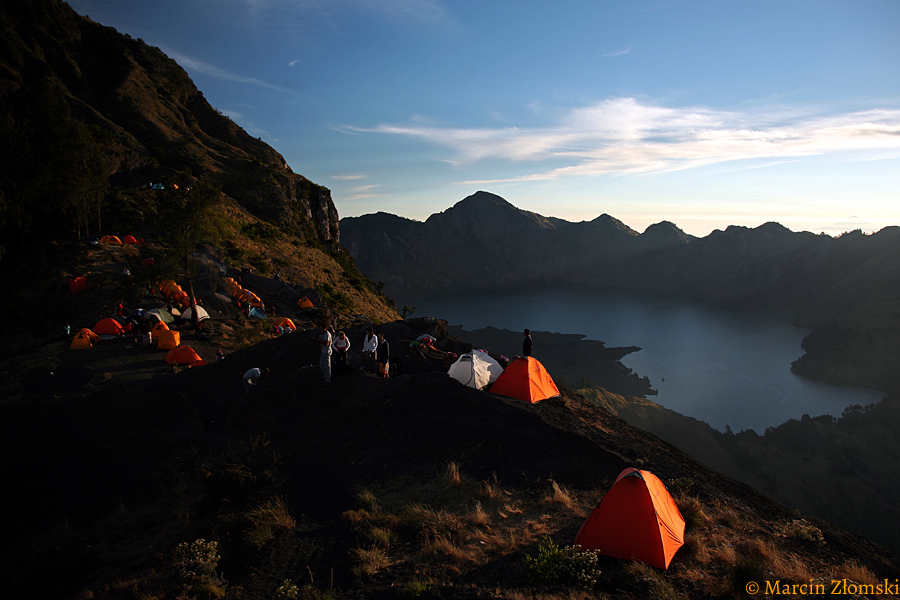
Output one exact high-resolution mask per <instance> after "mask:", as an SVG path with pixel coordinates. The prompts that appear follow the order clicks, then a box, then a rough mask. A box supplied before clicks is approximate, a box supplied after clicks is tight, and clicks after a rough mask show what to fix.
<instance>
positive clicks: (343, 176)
mask: <svg viewBox="0 0 900 600" xmlns="http://www.w3.org/2000/svg"><path fill="white" fill-rule="evenodd" d="M368 177H369V176H368V175H360V174H357V173H345V174H340V175H332V176H331V178H332V179H337V180H338V181H353V180H354V179H366V178H368Z"/></svg>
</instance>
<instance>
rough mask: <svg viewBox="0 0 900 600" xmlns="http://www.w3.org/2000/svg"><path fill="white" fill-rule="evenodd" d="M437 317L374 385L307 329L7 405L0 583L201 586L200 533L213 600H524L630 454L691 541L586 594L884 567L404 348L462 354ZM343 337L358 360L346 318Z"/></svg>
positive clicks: (110, 592)
mask: <svg viewBox="0 0 900 600" xmlns="http://www.w3.org/2000/svg"><path fill="white" fill-rule="evenodd" d="M444 326H445V324H444V323H443V322H441V321H434V320H426V319H409V320H405V321H397V322H394V323H389V324H386V325H384V326H382V329H383V330H384V332H385V333H386V337H387V339H388V340H389V341H390V342H391V343H392V345H393V346H392V347H393V350H394V351H393V352H392V355H393V356H395V357H396V358H397V362H398V363H400V364H402V368H403V370H404V371H405V373H404V374H402V375H400V376H397V377H392V378H390V379H377V378H375V377H372V376H370V375H368V374H366V373H364V372H363V371H361V370H359V369H354V370H352V371H351V372H349V373H346V374H340V375H336V376H335V378H334V382H333V383H331V384H325V383H324V382H323V379H322V375H321V373H320V371H319V370H318V368H317V367H316V366H315V365H316V364H317V362H318V352H319V350H318V346H317V344H315V343H314V341H313V336H314V333H315V332H314V331H305V332H297V333H294V334H291V335H285V336H281V337H277V338H273V339H269V340H266V341H263V342H261V343H259V344H257V345H255V346H253V347H250V348H246V349H244V350H240V351H237V352H234V353H233V354H231V355H229V356H228V357H227V358H226V359H225V360H224V361H221V362H218V363H213V364H209V365H206V366H202V367H197V368H192V369H188V370H185V371H182V372H180V373H177V374H172V375H169V376H166V377H162V378H157V379H154V380H152V381H150V382H148V383H147V384H146V385H145V386H144V387H143V388H141V387H139V386H135V387H132V388H125V387H116V388H110V389H105V390H103V391H100V392H97V393H94V394H92V395H89V396H86V397H73V398H66V399H57V398H53V397H43V398H33V399H31V401H29V402H24V403H19V404H15V405H7V406H2V407H0V423H2V425H0V440H2V442H0V444H2V446H0V448H2V450H3V452H4V454H5V455H6V456H15V457H16V460H14V461H7V462H6V464H4V466H3V468H2V474H0V475H2V477H3V479H4V481H7V482H14V488H15V490H16V493H12V494H10V493H7V494H4V495H3V500H2V502H3V504H4V506H3V509H4V512H3V514H4V515H7V516H9V515H15V517H16V518H15V519H10V518H8V520H9V521H10V522H9V523H7V524H6V526H5V531H7V536H6V544H5V545H4V546H5V548H6V549H7V552H5V556H3V560H2V561H0V564H3V569H4V571H5V572H4V573H2V576H3V578H4V581H7V582H14V583H13V585H14V587H15V589H14V590H12V591H13V592H14V593H15V597H20V598H27V597H56V598H69V597H72V598H74V597H82V598H83V597H99V596H103V597H108V598H134V597H135V590H138V591H140V592H141V593H143V594H144V595H145V596H144V597H151V596H153V595H155V596H156V597H160V595H161V594H168V593H171V594H172V595H175V594H176V593H177V592H178V590H181V592H184V590H185V589H186V588H185V586H188V587H189V588H190V589H191V590H193V592H192V593H195V594H196V593H198V592H197V589H196V586H197V585H198V582H199V580H196V579H195V580H191V581H192V582H193V583H191V582H186V581H185V579H184V577H183V572H182V571H179V570H178V568H177V564H178V563H177V562H176V561H175V560H174V559H173V556H174V554H175V553H176V548H177V546H178V544H180V543H183V542H192V541H193V540H197V539H203V540H215V541H217V542H218V547H217V549H216V552H217V553H218V555H220V556H221V559H220V560H217V561H215V563H217V564H215V563H214V566H216V567H217V569H216V571H215V575H214V576H213V575H210V574H209V573H207V575H206V577H207V579H208V580H209V581H207V582H206V583H207V584H208V585H209V586H212V587H214V588H215V589H216V590H218V591H219V592H221V594H222V596H223V597H235V598H236V597H241V598H272V597H276V595H277V594H276V589H277V588H278V587H279V586H284V585H287V583H288V582H287V580H291V582H290V583H291V584H292V585H299V586H303V585H305V586H306V587H305V588H304V590H305V593H306V594H307V595H309V594H313V593H325V592H327V591H329V590H330V592H331V593H337V594H339V595H342V596H347V597H359V598H364V597H400V596H401V595H404V594H406V595H408V592H409V590H413V589H419V590H420V593H421V590H423V589H425V590H430V593H431V594H432V595H434V596H435V597H446V598H451V597H467V598H475V597H488V596H490V597H516V596H515V595H516V594H518V593H520V592H519V591H517V590H522V589H531V590H532V592H533V591H534V588H533V587H530V586H531V585H533V583H532V582H531V581H530V580H527V579H526V578H525V577H524V576H523V570H522V566H523V565H524V564H525V560H524V556H525V554H527V553H531V554H533V553H534V552H535V548H536V547H537V545H538V544H539V543H541V539H542V538H543V536H550V537H552V538H553V539H554V540H556V541H557V542H558V543H561V544H568V543H571V540H572V539H573V538H574V535H575V533H576V531H577V529H578V527H579V526H580V524H581V522H582V521H583V519H584V518H585V517H586V515H587V513H588V512H589V511H590V508H591V507H592V506H593V504H594V503H596V502H597V501H598V500H599V499H600V497H601V496H602V494H603V492H604V491H605V490H606V489H608V487H609V486H610V485H611V484H612V482H613V480H614V479H615V477H616V475H617V474H618V473H619V472H620V471H621V470H622V469H624V468H625V467H627V466H638V467H640V468H642V469H647V470H650V471H652V472H653V473H655V474H656V475H657V476H659V477H660V478H661V479H662V480H663V481H664V482H666V483H667V485H668V486H669V488H670V490H671V491H672V493H673V494H674V495H675V497H676V499H677V501H678V503H679V506H680V508H681V510H682V512H683V513H684V515H685V517H686V520H687V521H688V543H687V545H686V546H685V547H684V548H682V549H681V550H680V551H679V553H678V554H677V555H676V558H675V560H674V562H673V564H672V566H671V567H670V569H669V570H668V571H666V572H661V571H655V570H653V569H648V568H645V567H641V566H639V565H634V564H632V563H628V562H626V561H617V560H612V559H602V560H601V563H600V568H601V570H602V575H601V576H600V578H599V580H598V582H597V584H596V587H597V589H598V590H600V591H601V592H602V593H605V594H611V595H613V596H617V597H631V598H636V597H647V594H648V593H649V591H648V589H647V586H648V585H655V586H662V588H663V589H668V590H670V592H671V593H672V594H681V595H683V596H684V597H701V596H703V597H714V598H727V597H733V596H734V595H735V594H737V593H738V592H737V590H740V589H742V587H743V586H744V585H745V584H746V583H747V581H749V580H752V578H753V577H757V576H759V577H760V578H765V577H770V578H773V579H775V578H778V579H780V580H782V581H785V582H788V581H790V582H794V583H798V584H800V583H809V581H810V580H813V579H815V580H817V581H818V580H822V581H829V580H831V579H841V578H852V579H853V580H854V581H862V580H863V579H866V580H868V581H871V582H877V581H878V579H882V578H891V581H893V578H894V577H895V576H896V574H897V573H898V572H900V562H898V560H897V559H896V558H895V557H893V556H891V555H890V554H888V553H886V552H885V551H883V550H882V549H880V548H878V547H877V546H875V545H874V544H872V543H870V542H868V541H867V540H865V539H863V538H861V537H858V536H854V535H851V534H848V533H846V532H843V531H841V530H839V529H837V528H835V527H833V526H831V525H829V524H828V523H825V522H822V521H817V520H815V519H806V520H801V519H802V517H801V515H799V514H798V513H796V512H794V511H791V510H788V509H787V508H785V507H784V506H782V505H780V504H778V503H776V502H774V501H772V500H771V499H769V498H767V497H765V496H763V495H762V494H760V493H759V492H757V491H755V490H754V489H752V488H750V487H748V486H746V485H743V484H740V483H738V482H736V481H734V480H731V479H729V478H727V477H725V476H723V475H720V474H718V473H716V472H714V471H711V470H709V469H707V468H706V467H704V466H703V465H701V464H699V463H697V462H696V461H694V460H692V459H691V458H690V457H688V456H687V455H685V454H683V453H682V452H680V451H678V450H676V449H675V448H673V447H672V446H669V445H668V444H666V443H664V442H662V441H660V440H659V439H658V438H655V437H654V436H652V435H650V434H647V433H646V432H644V431H641V430H639V429H636V428H633V427H630V426H629V425H627V424H626V423H625V422H624V421H622V420H620V419H618V418H616V417H613V416H611V415H610V414H609V413H607V412H606V411H604V410H602V409H600V408H598V407H596V406H595V405H594V404H592V403H591V402H590V401H588V400H587V399H585V398H584V397H582V396H579V395H576V394H574V393H572V392H570V391H567V390H564V391H563V395H562V396H561V397H559V398H556V399H552V400H548V401H544V402H542V403H539V404H536V405H531V404H526V403H523V402H520V401H518V400H514V399H509V398H503V397H499V396H495V395H492V394H489V393H485V392H480V391H477V390H473V389H470V388H466V387H463V386H462V385H460V384H459V383H457V382H456V381H454V380H452V379H451V378H449V377H447V375H446V374H445V364H444V362H443V361H440V360H434V359H425V358H422V357H418V358H416V357H414V356H407V354H408V352H407V350H406V349H407V348H408V347H409V345H408V344H407V343H406V342H405V340H412V339H415V337H416V336H418V335H420V334H421V333H424V332H429V333H432V334H433V335H435V336H436V337H437V338H438V343H437V345H438V347H440V348H442V349H444V350H447V351H454V352H459V351H462V350H464V349H465V348H466V346H467V344H465V343H464V342H462V341H461V340H457V339H455V338H451V337H449V336H447V335H444V333H445V329H444ZM348 334H349V335H350V338H351V341H352V343H353V347H352V349H351V356H350V361H351V364H356V365H358V364H359V363H360V362H361V356H360V352H359V350H360V347H361V344H360V343H359V342H360V340H361V337H362V334H363V331H362V328H359V329H353V330H348ZM255 366H266V367H268V368H269V369H271V374H270V375H269V376H268V377H266V378H264V379H263V381H262V383H261V385H259V386H258V388H256V389H254V390H252V391H251V393H249V394H246V395H245V394H244V392H243V389H242V386H241V384H240V377H241V374H242V373H243V372H244V371H245V370H246V369H249V368H251V367H255ZM179 574H181V575H179ZM323 582H329V583H323ZM648 582H649V583H648ZM179 586H181V587H179ZM192 586H193V587H192ZM404 590H406V591H404ZM617 590H618V591H617ZM622 590H624V591H622ZM213 595H215V594H213ZM673 597H674V596H673Z"/></svg>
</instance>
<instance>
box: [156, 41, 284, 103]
mask: <svg viewBox="0 0 900 600" xmlns="http://www.w3.org/2000/svg"><path fill="white" fill-rule="evenodd" d="M165 53H166V54H167V55H168V56H170V57H171V58H172V59H174V60H175V62H177V63H178V64H179V65H181V66H182V67H184V69H185V70H186V71H190V72H192V73H202V74H204V75H208V76H210V77H215V78H216V79H224V80H225V81H233V82H235V83H245V84H249V85H255V86H258V87H263V88H266V89H270V90H274V91H276V92H283V93H287V94H296V93H298V92H296V91H295V90H289V89H287V88H284V87H281V86H280V85H275V84H272V83H269V82H267V81H263V80H261V79H256V78H254V77H245V76H243V75H237V74H235V73H231V72H229V71H226V70H224V69H220V68H219V67H216V66H215V65H211V64H209V63H206V62H203V61H202V60H198V59H196V58H193V57H190V56H187V55H185V54H181V53H179V52H173V51H171V50H165Z"/></svg>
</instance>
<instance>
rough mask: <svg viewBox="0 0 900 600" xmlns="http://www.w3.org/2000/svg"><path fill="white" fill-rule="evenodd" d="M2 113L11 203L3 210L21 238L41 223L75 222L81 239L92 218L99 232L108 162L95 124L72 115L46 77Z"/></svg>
mask: <svg viewBox="0 0 900 600" xmlns="http://www.w3.org/2000/svg"><path fill="white" fill-rule="evenodd" d="M2 112H3V119H2V122H0V135H2V136H3V139H4V142H5V143H4V144H3V150H2V152H0V165H2V167H0V191H2V192H3V193H4V195H5V197H6V198H7V199H8V202H7V203H6V205H5V206H0V210H3V211H4V212H5V213H6V221H7V222H8V225H9V226H10V227H11V228H14V229H15V230H16V233H17V234H18V238H19V242H20V243H24V242H25V240H26V239H27V238H28V237H29V236H30V235H31V234H32V233H33V231H32V228H33V225H35V224H38V223H39V224H40V227H41V229H44V230H49V231H51V232H58V231H59V230H61V229H63V228H65V227H68V226H69V225H70V224H71V225H74V227H75V229H76V232H77V235H78V237H79V238H80V237H81V236H82V235H84V236H88V235H90V229H89V227H90V225H91V224H92V223H94V222H96V223H97V229H98V230H99V228H100V224H101V221H100V218H101V217H100V215H101V208H102V204H103V200H104V197H105V195H106V191H107V187H108V177H109V172H108V171H109V165H108V163H107V160H106V158H105V157H104V153H103V149H102V147H101V145H100V144H99V143H98V142H97V140H96V139H95V137H94V134H93V132H92V130H91V128H90V127H89V126H88V125H86V124H85V123H84V122H82V121H81V120H79V119H77V118H76V117H75V116H74V115H73V114H72V108H71V105H70V98H69V96H68V94H67V92H66V90H65V88H63V87H62V85H61V84H60V83H59V82H58V81H57V80H55V79H52V78H49V77H46V78H44V79H42V80H41V81H40V82H38V83H37V84H35V85H34V87H33V88H27V89H23V90H22V91H21V92H20V93H19V95H18V96H16V97H15V98H14V99H12V100H11V101H10V102H8V103H6V104H5V107H4V110H3V111H2ZM66 217H68V219H67V218H66Z"/></svg>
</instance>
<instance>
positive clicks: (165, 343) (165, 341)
mask: <svg viewBox="0 0 900 600" xmlns="http://www.w3.org/2000/svg"><path fill="white" fill-rule="evenodd" d="M180 344H181V334H180V333H178V332H177V331H172V330H171V329H164V330H162V331H159V332H157V334H156V349H157V350H171V349H172V348H177V347H178V346H179V345H180Z"/></svg>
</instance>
